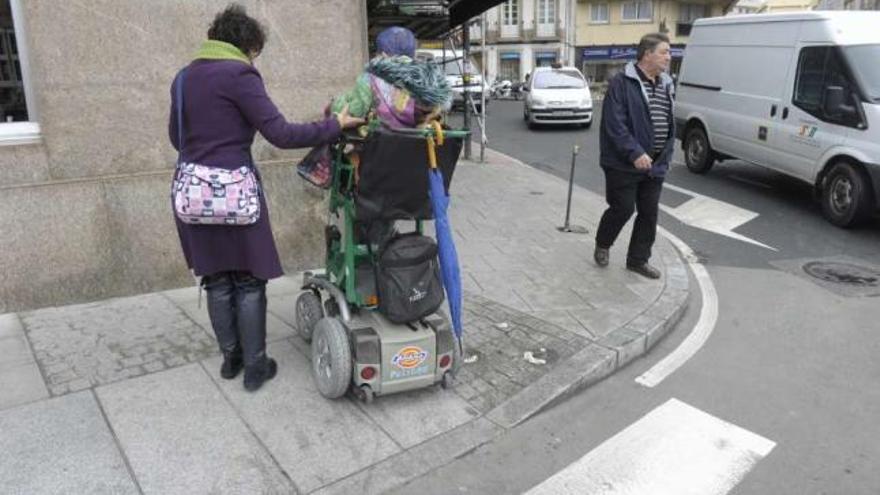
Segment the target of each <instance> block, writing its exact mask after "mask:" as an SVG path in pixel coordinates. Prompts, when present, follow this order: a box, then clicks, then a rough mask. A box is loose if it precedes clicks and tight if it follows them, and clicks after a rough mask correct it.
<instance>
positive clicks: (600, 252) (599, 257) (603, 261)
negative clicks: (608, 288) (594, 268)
mask: <svg viewBox="0 0 880 495" xmlns="http://www.w3.org/2000/svg"><path fill="white" fill-rule="evenodd" d="M593 260H595V261H596V264H597V265H599V266H601V267H606V266H608V248H602V247H599V246H596V250H595V251H593Z"/></svg>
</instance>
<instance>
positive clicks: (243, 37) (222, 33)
mask: <svg viewBox="0 0 880 495" xmlns="http://www.w3.org/2000/svg"><path fill="white" fill-rule="evenodd" d="M208 39H211V40H217V41H224V42H226V43H230V44H233V45H235V46H236V47H238V49H239V50H241V51H242V52H244V53H245V55H250V54H252V53H260V52H261V51H263V45H265V44H266V31H265V30H264V29H263V26H262V25H261V24H260V23H259V21H257V20H256V19H254V18H253V17H250V16H249V15H247V12H246V11H245V9H244V7H243V6H241V5H239V4H237V3H233V4H230V5H229V7H226V10H224V11H223V12H220V13H219V14H217V16H216V17H214V22H212V23H211V27H210V28H209V29H208Z"/></svg>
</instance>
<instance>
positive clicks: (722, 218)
mask: <svg viewBox="0 0 880 495" xmlns="http://www.w3.org/2000/svg"><path fill="white" fill-rule="evenodd" d="M663 187H665V188H668V189H671V190H673V191H677V192H680V193H682V194H685V195H687V196H690V197H691V199H689V200H687V201H685V202H684V203H683V204H681V205H679V206H676V207H675V208H673V207H671V206H666V205H664V204H662V203H661V204H660V209H661V210H663V211H665V212H666V213H668V214H670V215H672V216H673V217H675V218H677V219H678V220H680V221H681V222H683V223H685V224H687V225H690V226H692V227H696V228H698V229H703V230H707V231H709V232H713V233H715V234H719V235H723V236H725V237H730V238H731V239H736V240H738V241H743V242H748V243H749V244H754V245H756V246H761V247H762V248H766V249H770V250H771V251H778V249H776V248H774V247H772V246H768V245H766V244H764V243H762V242H758V241H756V240H754V239H751V238H749V237H746V236H744V235H742V234H737V233H736V232H733V229H735V228H737V227H739V226H741V225H743V224H745V223H748V222H750V221H752V220H754V219H755V218H757V217H758V214H757V213H755V212H753V211H750V210H747V209H745V208H740V207H739V206H736V205H732V204H730V203H726V202H724V201H721V200H718V199H715V198H710V197H709V196H705V195H702V194H700V193H698V192H694V191H691V190H689V189H685V188H683V187H679V186H676V185H674V184H664V185H663Z"/></svg>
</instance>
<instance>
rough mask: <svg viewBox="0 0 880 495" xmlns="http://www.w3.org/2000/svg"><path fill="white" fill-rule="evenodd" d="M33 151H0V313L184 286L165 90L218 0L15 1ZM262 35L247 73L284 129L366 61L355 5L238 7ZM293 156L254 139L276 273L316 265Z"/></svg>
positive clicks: (320, 215)
mask: <svg viewBox="0 0 880 495" xmlns="http://www.w3.org/2000/svg"><path fill="white" fill-rule="evenodd" d="M22 3H23V5H24V15H25V30H26V36H27V44H28V46H29V53H28V54H27V56H28V60H29V62H30V65H31V73H32V86H33V92H34V93H35V95H34V96H35V97H36V98H35V101H36V107H37V108H36V110H37V114H38V121H39V124H40V126H41V130H42V140H41V142H40V143H39V144H29V145H17V146H3V147H0V184H2V186H0V189H2V194H0V209H2V211H3V212H4V213H3V214H2V215H0V232H2V236H0V273H2V274H3V277H2V280H0V313H2V312H7V311H17V310H21V309H27V308H36V307H43V306H50V305H58V304H63V303H70V302H83V301H90V300H95V299H101V298H106V297H109V296H117V295H127V294H134V293H140V292H145V291H153V290H160V289H166V288H171V287H177V286H181V285H184V284H187V283H191V281H192V279H191V278H190V277H189V275H188V272H187V270H186V267H185V264H184V262H183V257H182V254H181V253H180V247H179V244H178V241H177V235H176V231H175V229H174V222H173V218H172V215H171V212H170V206H169V197H168V191H169V185H170V179H171V173H172V170H173V163H174V160H175V152H174V150H173V148H172V147H171V145H170V144H169V142H168V137H167V134H168V133H167V124H168V108H169V104H170V99H169V98H170V93H169V85H170V83H171V80H172V78H173V77H174V75H175V73H176V71H177V70H178V69H179V68H180V67H182V66H183V65H185V64H186V63H188V62H189V60H190V59H191V57H192V55H193V53H194V52H195V51H196V49H197V48H198V46H199V44H200V42H201V41H202V40H203V39H204V38H205V33H206V31H207V28H208V25H209V24H210V22H211V20H212V19H213V16H214V15H215V14H216V13H217V12H218V11H220V10H222V9H223V8H224V7H225V6H226V5H227V3H228V2H227V1H226V0H222V1H221V0H204V1H200V2H182V1H179V0H150V1H148V2H145V1H141V0H88V1H86V0H65V1H63V2H58V1H55V0H28V1H27V2H22ZM241 3H242V4H244V5H245V6H246V7H247V8H248V12H249V13H250V14H251V15H253V16H255V17H257V18H258V19H260V20H261V21H262V22H263V23H264V25H265V26H266V27H267V30H268V31H269V40H268V44H267V46H266V48H265V49H264V50H263V53H262V55H261V56H260V58H259V59H257V62H256V66H257V68H258V69H259V70H260V71H261V72H262V74H263V78H264V80H265V81H266V85H267V88H268V91H269V94H270V95H271V96H272V98H273V100H274V101H275V103H276V104H277V105H278V107H279V108H280V109H281V110H282V112H283V113H284V114H285V116H286V117H287V118H288V119H289V120H296V121H303V120H310V119H316V118H318V117H319V115H320V111H321V109H322V108H323V107H324V105H325V104H326V103H327V101H328V100H329V99H330V97H332V96H333V95H335V94H337V93H339V92H341V91H342V90H344V89H345V88H346V87H348V86H350V85H351V84H352V83H353V81H354V78H355V77H356V76H357V74H358V72H359V71H360V69H361V67H362V66H363V63H364V61H365V59H366V55H367V54H366V41H365V38H366V19H365V15H366V14H365V10H364V7H363V5H362V3H363V2H356V1H352V0H322V1H321V2H303V1H289V0H250V1H242V2H241ZM303 153H304V151H281V150H277V149H275V148H273V147H272V146H270V145H269V144H267V143H266V142H265V141H263V140H261V139H258V142H257V143H256V144H255V147H254V157H255V158H256V160H257V162H258V164H259V166H260V168H261V171H262V173H263V176H264V181H265V189H266V192H267V195H268V198H269V208H270V211H271V215H272V224H273V228H274V232H275V238H276V241H277V244H278V249H279V253H280V254H281V258H282V262H283V264H284V266H285V268H286V269H287V270H291V271H292V270H298V269H302V268H304V267H307V266H315V265H316V264H318V263H320V260H321V257H322V249H323V248H322V246H323V242H322V239H321V236H322V228H321V224H322V222H323V220H324V218H325V215H326V213H325V210H324V206H323V204H322V195H321V193H320V192H319V191H315V190H312V189H310V188H309V187H308V186H306V185H304V183H303V182H302V181H300V180H299V179H298V178H297V177H296V174H295V170H294V168H293V164H294V163H295V160H296V159H297V158H298V157H300V156H302V155H303Z"/></svg>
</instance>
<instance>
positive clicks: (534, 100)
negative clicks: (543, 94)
mask: <svg viewBox="0 0 880 495" xmlns="http://www.w3.org/2000/svg"><path fill="white" fill-rule="evenodd" d="M531 102H532V105H536V106H539V107H540V106H543V105H544V100H542V99H540V98H538V97H537V96H532V98H531Z"/></svg>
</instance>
